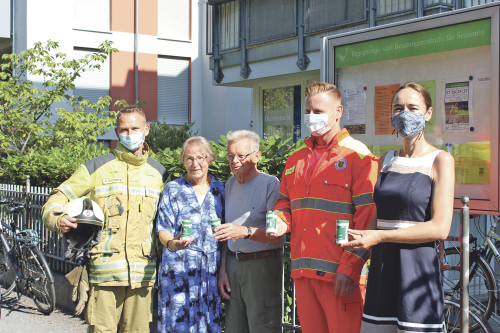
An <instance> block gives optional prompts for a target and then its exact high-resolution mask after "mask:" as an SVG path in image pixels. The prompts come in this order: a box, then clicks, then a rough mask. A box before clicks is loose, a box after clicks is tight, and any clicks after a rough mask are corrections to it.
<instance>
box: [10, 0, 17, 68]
mask: <svg viewBox="0 0 500 333" xmlns="http://www.w3.org/2000/svg"><path fill="white" fill-rule="evenodd" d="M11 13H12V28H11V31H12V53H16V0H12V8H11ZM15 70H16V69H15V68H14V73H13V74H14V75H15Z"/></svg>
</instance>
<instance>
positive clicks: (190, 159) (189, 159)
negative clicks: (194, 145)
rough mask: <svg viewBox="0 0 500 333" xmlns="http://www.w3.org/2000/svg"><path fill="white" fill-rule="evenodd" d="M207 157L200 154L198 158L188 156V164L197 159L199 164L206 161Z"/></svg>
mask: <svg viewBox="0 0 500 333" xmlns="http://www.w3.org/2000/svg"><path fill="white" fill-rule="evenodd" d="M206 159H207V156H199V157H196V158H192V157H188V158H186V164H187V165H191V164H193V163H194V161H195V160H196V161H197V162H198V164H202V163H203V162H205V160H206Z"/></svg>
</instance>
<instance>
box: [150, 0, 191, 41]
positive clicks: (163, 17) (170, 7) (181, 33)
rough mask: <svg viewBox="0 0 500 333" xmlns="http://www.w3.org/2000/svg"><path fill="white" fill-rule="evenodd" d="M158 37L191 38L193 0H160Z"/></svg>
mask: <svg viewBox="0 0 500 333" xmlns="http://www.w3.org/2000/svg"><path fill="white" fill-rule="evenodd" d="M158 37H159V38H164V39H172V40H191V1H189V0H158Z"/></svg>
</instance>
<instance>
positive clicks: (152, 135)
mask: <svg viewBox="0 0 500 333" xmlns="http://www.w3.org/2000/svg"><path fill="white" fill-rule="evenodd" d="M193 125H194V122H192V123H191V124H188V123H184V125H169V124H166V123H164V122H160V121H157V120H154V121H153V122H152V123H151V124H150V125H149V134H148V136H147V137H146V143H147V144H148V145H149V147H150V148H151V150H152V151H154V152H157V151H162V150H165V149H167V148H170V149H171V150H175V149H177V148H178V147H182V144H183V143H184V141H186V140H187V139H188V138H190V137H192V136H196V135H198V131H196V132H194V133H193V130H192V128H193Z"/></svg>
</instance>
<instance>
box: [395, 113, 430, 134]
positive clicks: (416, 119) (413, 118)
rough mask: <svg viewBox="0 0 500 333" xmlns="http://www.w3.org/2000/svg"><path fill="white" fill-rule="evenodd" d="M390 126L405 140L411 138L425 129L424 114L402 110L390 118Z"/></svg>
mask: <svg viewBox="0 0 500 333" xmlns="http://www.w3.org/2000/svg"><path fill="white" fill-rule="evenodd" d="M391 125H392V127H394V129H395V130H396V131H397V132H398V133H399V134H401V135H402V136H403V137H405V138H407V139H408V138H413V137H414V136H415V135H417V134H418V133H420V132H422V131H423V129H424V128H425V114H420V113H414V112H411V111H409V110H403V111H401V112H400V113H398V114H395V115H394V116H392V117H391Z"/></svg>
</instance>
